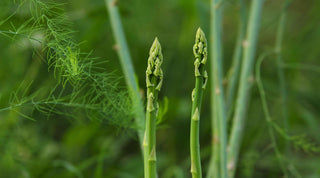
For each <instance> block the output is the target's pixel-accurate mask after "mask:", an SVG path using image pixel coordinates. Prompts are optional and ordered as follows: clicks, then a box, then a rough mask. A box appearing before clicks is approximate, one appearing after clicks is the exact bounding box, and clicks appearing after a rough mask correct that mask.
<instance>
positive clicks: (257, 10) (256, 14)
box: [228, 0, 264, 178]
mask: <svg viewBox="0 0 320 178" xmlns="http://www.w3.org/2000/svg"><path fill="white" fill-rule="evenodd" d="M263 1H264V0H254V1H252V6H251V10H250V16H249V22H248V28H247V37H246V42H245V45H244V49H243V50H244V52H243V61H242V65H241V73H240V80H239V88H238V93H237V99H236V108H235V113H234V116H233V125H232V129H231V135H230V140H229V145H228V146H229V148H228V177H229V178H232V177H234V174H235V170H236V165H237V161H238V155H239V149H240V144H241V140H242V134H243V129H244V126H245V115H246V108H247V103H248V97H249V93H250V90H249V89H250V86H251V81H250V78H251V75H252V70H253V66H254V58H255V57H254V56H255V51H256V45H257V39H258V32H259V26H260V20H261V19H260V17H261V12H262V7H263Z"/></svg>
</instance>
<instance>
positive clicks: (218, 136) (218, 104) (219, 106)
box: [208, 0, 227, 178]
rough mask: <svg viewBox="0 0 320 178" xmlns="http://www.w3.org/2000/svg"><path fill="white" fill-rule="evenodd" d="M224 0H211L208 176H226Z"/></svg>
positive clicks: (223, 177) (222, 177)
mask: <svg viewBox="0 0 320 178" xmlns="http://www.w3.org/2000/svg"><path fill="white" fill-rule="evenodd" d="M224 2H225V1H223V0H212V1H211V23H210V26H211V31H210V33H211V34H210V35H211V38H210V40H211V44H212V45H211V48H210V50H211V51H212V52H211V54H212V56H211V61H212V62H211V65H210V67H211V71H212V72H211V79H210V80H211V85H212V90H211V103H212V109H211V111H212V131H213V133H212V137H213V138H212V156H211V162H210V167H209V172H208V177H221V178H225V177H226V172H227V170H226V167H227V166H226V165H227V163H226V159H227V158H226V157H227V156H226V142H227V131H226V127H227V126H226V120H227V119H226V114H225V113H226V111H225V102H224V89H223V86H222V78H223V70H222V68H223V65H222V60H223V55H222V52H223V51H222V12H223V5H222V4H223V3H224Z"/></svg>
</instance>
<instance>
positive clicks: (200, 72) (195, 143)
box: [190, 28, 208, 178]
mask: <svg viewBox="0 0 320 178" xmlns="http://www.w3.org/2000/svg"><path fill="white" fill-rule="evenodd" d="M193 53H194V56H195V62H194V65H195V77H196V83H195V88H194V90H193V91H192V110H191V126H190V156H191V174H192V177H193V178H201V177H202V170H201V158H200V141H199V129H200V128H199V123H200V112H201V103H202V96H203V91H204V89H205V88H206V84H207V78H208V74H207V72H206V71H205V69H204V67H205V64H206V61H207V53H208V52H207V40H206V37H205V35H204V33H203V31H202V30H201V29H200V28H199V29H198V31H197V34H196V40H195V44H194V46H193Z"/></svg>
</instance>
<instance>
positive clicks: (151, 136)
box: [143, 38, 163, 178]
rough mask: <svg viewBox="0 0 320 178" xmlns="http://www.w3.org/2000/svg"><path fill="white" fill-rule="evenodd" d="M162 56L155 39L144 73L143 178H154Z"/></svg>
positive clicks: (155, 174) (155, 175)
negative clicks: (145, 104) (145, 103)
mask: <svg viewBox="0 0 320 178" xmlns="http://www.w3.org/2000/svg"><path fill="white" fill-rule="evenodd" d="M162 60H163V56H162V52H161V46H160V43H159V41H158V39H157V38H156V39H155V40H154V42H153V44H152V46H151V49H150V52H149V58H148V68H147V71H146V84H147V109H146V127H145V136H144V141H143V147H144V177H145V178H156V177H157V173H156V170H157V169H156V162H157V159H156V125H157V120H156V119H157V113H158V109H159V104H158V93H159V91H160V89H161V85H162V78H163V74H162V70H161V64H162Z"/></svg>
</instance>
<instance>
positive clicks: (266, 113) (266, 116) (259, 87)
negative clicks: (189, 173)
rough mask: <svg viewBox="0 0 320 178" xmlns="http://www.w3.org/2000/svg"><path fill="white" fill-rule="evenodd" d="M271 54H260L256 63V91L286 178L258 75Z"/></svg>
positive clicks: (286, 174) (285, 170)
mask: <svg viewBox="0 0 320 178" xmlns="http://www.w3.org/2000/svg"><path fill="white" fill-rule="evenodd" d="M270 54H272V53H264V54H262V55H261V56H260V57H259V59H258V61H257V64H256V75H255V76H256V80H257V85H258V89H259V93H260V97H261V102H262V109H263V112H264V115H265V119H266V121H267V127H268V132H269V135H270V138H271V143H272V146H273V148H274V151H275V154H276V157H277V159H278V161H279V164H280V168H281V170H282V171H283V173H284V177H288V173H287V169H286V168H285V166H284V164H283V156H282V155H281V152H280V150H279V148H278V145H277V140H276V137H275V134H274V131H273V126H272V122H273V121H272V119H271V115H270V112H269V109H268V104H267V101H266V93H265V90H264V88H263V83H262V81H261V75H260V73H261V72H260V69H261V63H262V62H263V60H264V59H265V57H266V56H268V55H270Z"/></svg>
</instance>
